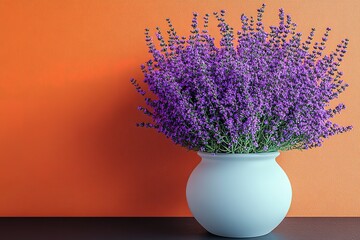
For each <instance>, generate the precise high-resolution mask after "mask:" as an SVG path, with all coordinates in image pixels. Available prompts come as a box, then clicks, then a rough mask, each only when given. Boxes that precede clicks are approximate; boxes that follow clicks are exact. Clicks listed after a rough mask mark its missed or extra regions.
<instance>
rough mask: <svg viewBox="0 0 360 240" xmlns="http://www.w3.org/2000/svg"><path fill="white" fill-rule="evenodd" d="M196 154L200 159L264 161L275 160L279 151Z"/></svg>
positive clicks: (199, 152)
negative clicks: (267, 159)
mask: <svg viewBox="0 0 360 240" xmlns="http://www.w3.org/2000/svg"><path fill="white" fill-rule="evenodd" d="M197 154H198V155H199V156H200V157H202V158H207V159H209V158H210V159H220V158H221V159H239V158H242V159H266V158H276V157H277V156H279V155H280V152H279V151H275V152H263V153H207V152H201V151H198V152H197Z"/></svg>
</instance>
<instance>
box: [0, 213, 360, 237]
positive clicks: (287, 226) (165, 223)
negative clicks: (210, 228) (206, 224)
mask: <svg viewBox="0 0 360 240" xmlns="http://www.w3.org/2000/svg"><path fill="white" fill-rule="evenodd" d="M0 239H1V240H10V239H15V240H22V239H26V240H32V239H34V240H35V239H36V240H42V239H47V240H57V239H66V240H73V239H76V240H85V239H86V240H92V239H96V240H110V239H111V240H113V239H117V240H119V239H125V240H126V239H130V240H131V239H134V240H138V239H144V240H153V239H154V240H163V239H176V240H185V239H186V240H195V239H196V240H206V239H230V238H221V237H217V236H214V235H212V234H210V233H207V232H206V231H205V230H204V229H203V228H202V227H201V226H200V225H199V224H198V223H197V222H196V221H195V220H194V219H193V218H176V217H172V218H150V217H149V218H124V217H120V218H115V217H112V218H100V217H94V218H55V217H53V218H0ZM251 239H253V240H315V239H316V240H322V239H324V240H360V218H286V219H285V220H284V221H283V222H282V223H281V224H280V225H279V226H278V227H277V228H276V229H275V230H274V231H273V232H272V233H270V234H268V235H266V236H263V237H258V238H251Z"/></svg>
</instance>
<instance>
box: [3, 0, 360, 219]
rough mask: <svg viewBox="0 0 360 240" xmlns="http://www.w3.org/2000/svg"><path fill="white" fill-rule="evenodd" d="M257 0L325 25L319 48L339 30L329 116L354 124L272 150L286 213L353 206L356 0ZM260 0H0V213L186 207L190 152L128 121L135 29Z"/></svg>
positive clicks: (359, 161)
mask: <svg viewBox="0 0 360 240" xmlns="http://www.w3.org/2000/svg"><path fill="white" fill-rule="evenodd" d="M265 2H267V5H268V6H267V8H266V12H265V16H264V22H265V24H267V25H269V24H276V23H277V19H276V18H277V9H278V8H280V7H284V9H285V11H286V12H287V13H290V14H291V15H292V18H293V19H294V21H295V22H296V23H298V25H299V28H298V29H299V30H300V31H302V32H303V33H304V35H306V34H307V33H308V32H309V30H310V28H311V27H312V26H314V27H316V28H317V29H318V30H319V31H318V33H319V35H318V36H320V33H321V32H322V31H323V30H324V29H325V27H326V26H330V27H332V28H333V31H332V33H331V37H330V41H329V47H330V48H333V47H334V46H335V45H336V44H337V43H338V42H339V41H340V40H341V39H342V38H345V37H348V38H350V47H349V53H348V55H347V56H346V58H345V61H344V63H343V67H342V69H343V71H344V72H345V78H346V80H347V81H348V83H349V84H350V88H349V89H348V91H347V92H345V94H344V95H343V96H342V97H341V99H340V100H343V101H344V102H345V103H347V106H348V109H347V110H346V111H345V112H344V113H343V114H342V116H341V117H339V118H338V122H340V123H344V124H347V123H352V124H353V125H354V130H353V131H352V132H350V133H346V134H343V135H339V136H336V137H333V138H332V139H330V140H328V141H327V142H326V143H325V145H324V147H322V148H319V149H315V150H310V151H305V152H300V151H291V152H286V153H282V154H281V156H280V157H279V159H278V160H279V163H280V164H281V166H282V167H283V168H284V169H285V171H286V172H287V174H288V175H289V178H290V180H291V182H292V186H293V202H292V206H291V209H290V212H289V215H290V216H360V157H359V156H360V146H359V140H360V135H359V134H360V124H359V123H360V122H359V119H360V109H359V105H360V101H359V100H360V99H359V90H360V81H359V79H358V78H359V76H360V67H359V62H360V55H359V52H360V51H359V50H360V29H359V22H360V15H359V12H360V4H359V3H360V1H357V0H353V1H350V0H348V1H325V0H321V1H319V0H316V1H313V0H306V1H285V0H284V1H271V2H270V1H265ZM261 3H262V1H253V0H251V1H250V0H248V1H240V0H227V1H219V0H181V1H180V0H178V1H169V0H151V1H146V0H142V1H138V0H127V1H125V0H117V1H115V0H96V1H94V0H77V1H74V0H62V1H48V0H31V1H30V0H23V1H20V0H0V215H1V216H189V215H190V212H189V210H188V208H187V204H186V199H185V186H186V181H187V178H188V176H189V174H190V172H191V171H192V169H193V168H194V167H195V166H196V165H197V163H198V162H199V160H200V159H199V157H198V156H197V155H196V153H194V152H187V151H186V150H185V149H182V148H180V147H178V146H175V145H174V144H172V143H171V142H170V141H168V140H167V139H165V137H163V136H162V135H159V134H157V133H156V132H155V131H153V130H149V129H138V128H136V127H135V126H134V124H135V122H136V121H142V120H145V117H144V116H143V115H142V114H141V113H140V112H138V111H137V110H136V107H137V105H139V104H142V98H141V97H140V96H138V95H137V93H136V92H135V91H134V89H133V88H132V86H131V85H130V84H129V79H130V77H132V76H134V77H137V78H138V79H140V80H141V71H140V69H139V65H140V64H141V63H143V62H144V61H145V60H147V58H148V57H149V55H148V53H147V49H146V46H145V43H144V36H143V29H144V28H145V27H150V28H151V29H152V30H153V29H154V28H155V26H157V25H159V26H160V27H164V26H165V18H166V17H171V18H172V20H173V23H174V25H175V27H176V28H177V31H178V32H179V33H181V34H187V33H188V31H189V25H190V22H191V16H192V12H193V11H197V12H199V13H200V14H204V13H206V12H209V13H212V12H213V11H219V10H220V9H226V10H227V12H228V17H227V18H228V19H229V22H230V23H232V24H233V26H235V27H239V26H240V23H239V16H240V14H241V13H242V12H244V13H246V14H253V15H254V14H255V13H256V8H258V7H259V6H260V5H261ZM211 21H212V23H214V19H213V18H212V19H211ZM212 23H210V25H211V24H212ZM212 26H213V29H214V26H215V25H214V24H213V25H212ZM163 32H165V31H163Z"/></svg>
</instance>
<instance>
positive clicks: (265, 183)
mask: <svg viewBox="0 0 360 240" xmlns="http://www.w3.org/2000/svg"><path fill="white" fill-rule="evenodd" d="M198 154H199V155H200V157H201V158H202V160H201V162H200V163H199V165H198V166H197V167H196V168H195V169H194V171H193V172H192V173H191V175H190V178H189V180H188V183H187V188H186V197H187V201H188V205H189V208H190V210H191V212H192V214H193V216H194V217H195V219H196V220H197V221H198V222H199V223H200V224H201V225H202V226H203V227H204V228H205V229H206V230H207V231H209V232H210V233H212V234H215V235H219V236H223V237H233V238H245V237H257V236H262V235H265V234H268V233H269V232H271V231H272V230H273V229H274V228H276V226H278V225H279V224H280V223H281V221H282V220H283V219H284V218H285V216H286V214H287V212H288V210H289V207H290V204H291V198H292V190H291V185H290V181H289V179H288V177H287V175H286V174H285V172H284V171H283V170H282V168H281V167H280V166H279V165H278V163H277V162H276V161H275V158H276V157H277V156H279V152H268V153H256V154H210V153H203V152H198Z"/></svg>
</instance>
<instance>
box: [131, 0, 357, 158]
mask: <svg viewBox="0 0 360 240" xmlns="http://www.w3.org/2000/svg"><path fill="white" fill-rule="evenodd" d="M264 8H265V5H262V7H261V8H260V9H258V14H257V19H256V20H255V19H254V18H253V17H250V18H248V17H246V16H245V15H242V16H241V22H242V28H241V30H240V31H237V33H236V36H235V33H234V29H233V28H232V27H231V26H229V25H228V24H227V23H226V21H225V18H224V17H225V11H224V10H222V11H221V12H220V13H217V12H215V13H214V16H215V18H216V20H217V22H218V28H219V30H220V33H221V39H220V42H219V44H218V43H217V44H216V43H215V39H214V38H213V37H212V36H211V35H210V34H209V32H208V30H207V29H208V23H209V15H208V14H206V15H205V16H204V17H203V20H204V21H203V22H204V25H203V28H202V30H200V28H199V25H198V14H196V13H194V14H193V19H192V25H191V34H190V35H189V37H188V38H186V37H180V36H178V35H177V33H176V31H175V29H174V28H173V25H172V23H171V21H170V19H167V22H168V25H169V30H168V31H167V33H168V37H167V40H165V39H164V36H163V35H162V33H161V31H160V29H159V28H156V29H157V31H156V38H157V40H158V41H159V45H158V46H157V47H156V46H155V44H154V42H153V39H152V37H151V36H150V34H149V30H148V29H145V36H146V42H147V46H148V47H149V52H150V53H151V54H152V59H150V60H149V61H147V62H146V63H145V64H144V65H142V66H141V69H142V71H143V73H144V82H145V83H146V84H147V85H148V87H149V91H150V92H152V93H151V95H152V96H155V97H153V98H151V97H148V96H147V94H146V93H145V91H144V90H143V88H141V87H140V85H139V84H138V82H137V81H136V80H134V79H131V82H132V84H133V85H134V86H135V87H136V89H137V91H138V92H139V93H140V94H141V95H145V96H144V97H145V102H146V104H147V105H148V107H147V108H145V107H141V106H140V107H138V109H139V110H141V111H143V113H144V114H146V115H148V116H150V117H151V118H152V121H151V122H147V123H144V122H142V123H138V124H137V125H138V126H141V127H149V128H155V129H157V131H158V132H160V133H163V134H165V135H166V137H168V138H171V139H172V141H173V142H175V143H176V144H180V145H181V146H183V147H186V148H188V149H189V150H195V151H203V152H209V153H261V152H271V151H279V150H280V151H286V150H290V149H308V148H313V147H319V146H321V144H322V142H323V140H324V139H325V138H328V137H330V136H333V135H335V134H338V133H343V132H346V131H349V130H350V129H352V127H351V126H339V125H337V124H335V123H333V122H332V121H331V118H333V117H334V116H335V115H336V114H338V113H340V112H341V111H342V110H343V109H345V105H344V104H342V103H340V104H338V105H337V106H335V107H334V108H331V107H330V101H331V100H333V99H335V98H337V97H338V96H339V94H340V93H342V92H343V91H344V90H345V89H346V88H347V87H348V84H346V83H344V82H343V80H342V76H343V73H342V72H341V71H339V68H338V67H339V66H340V63H341V62H342V60H343V57H344V54H345V53H346V48H347V46H348V41H349V40H348V39H344V40H342V41H341V43H340V44H338V45H337V47H336V50H335V51H332V52H331V53H329V54H324V49H325V43H326V41H327V39H328V35H329V32H330V30H331V29H330V28H327V29H326V31H325V33H324V35H323V37H322V40H321V42H315V43H313V38H314V33H315V29H314V28H312V30H311V32H310V34H309V36H308V37H307V38H306V39H305V41H302V40H301V36H302V34H301V33H300V32H297V31H296V24H295V23H294V22H292V20H291V17H290V16H289V15H286V16H285V14H284V11H283V9H280V10H279V19H280V21H279V25H278V26H270V28H269V31H268V32H267V31H265V28H264V26H263V23H262V16H263V13H264Z"/></svg>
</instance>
